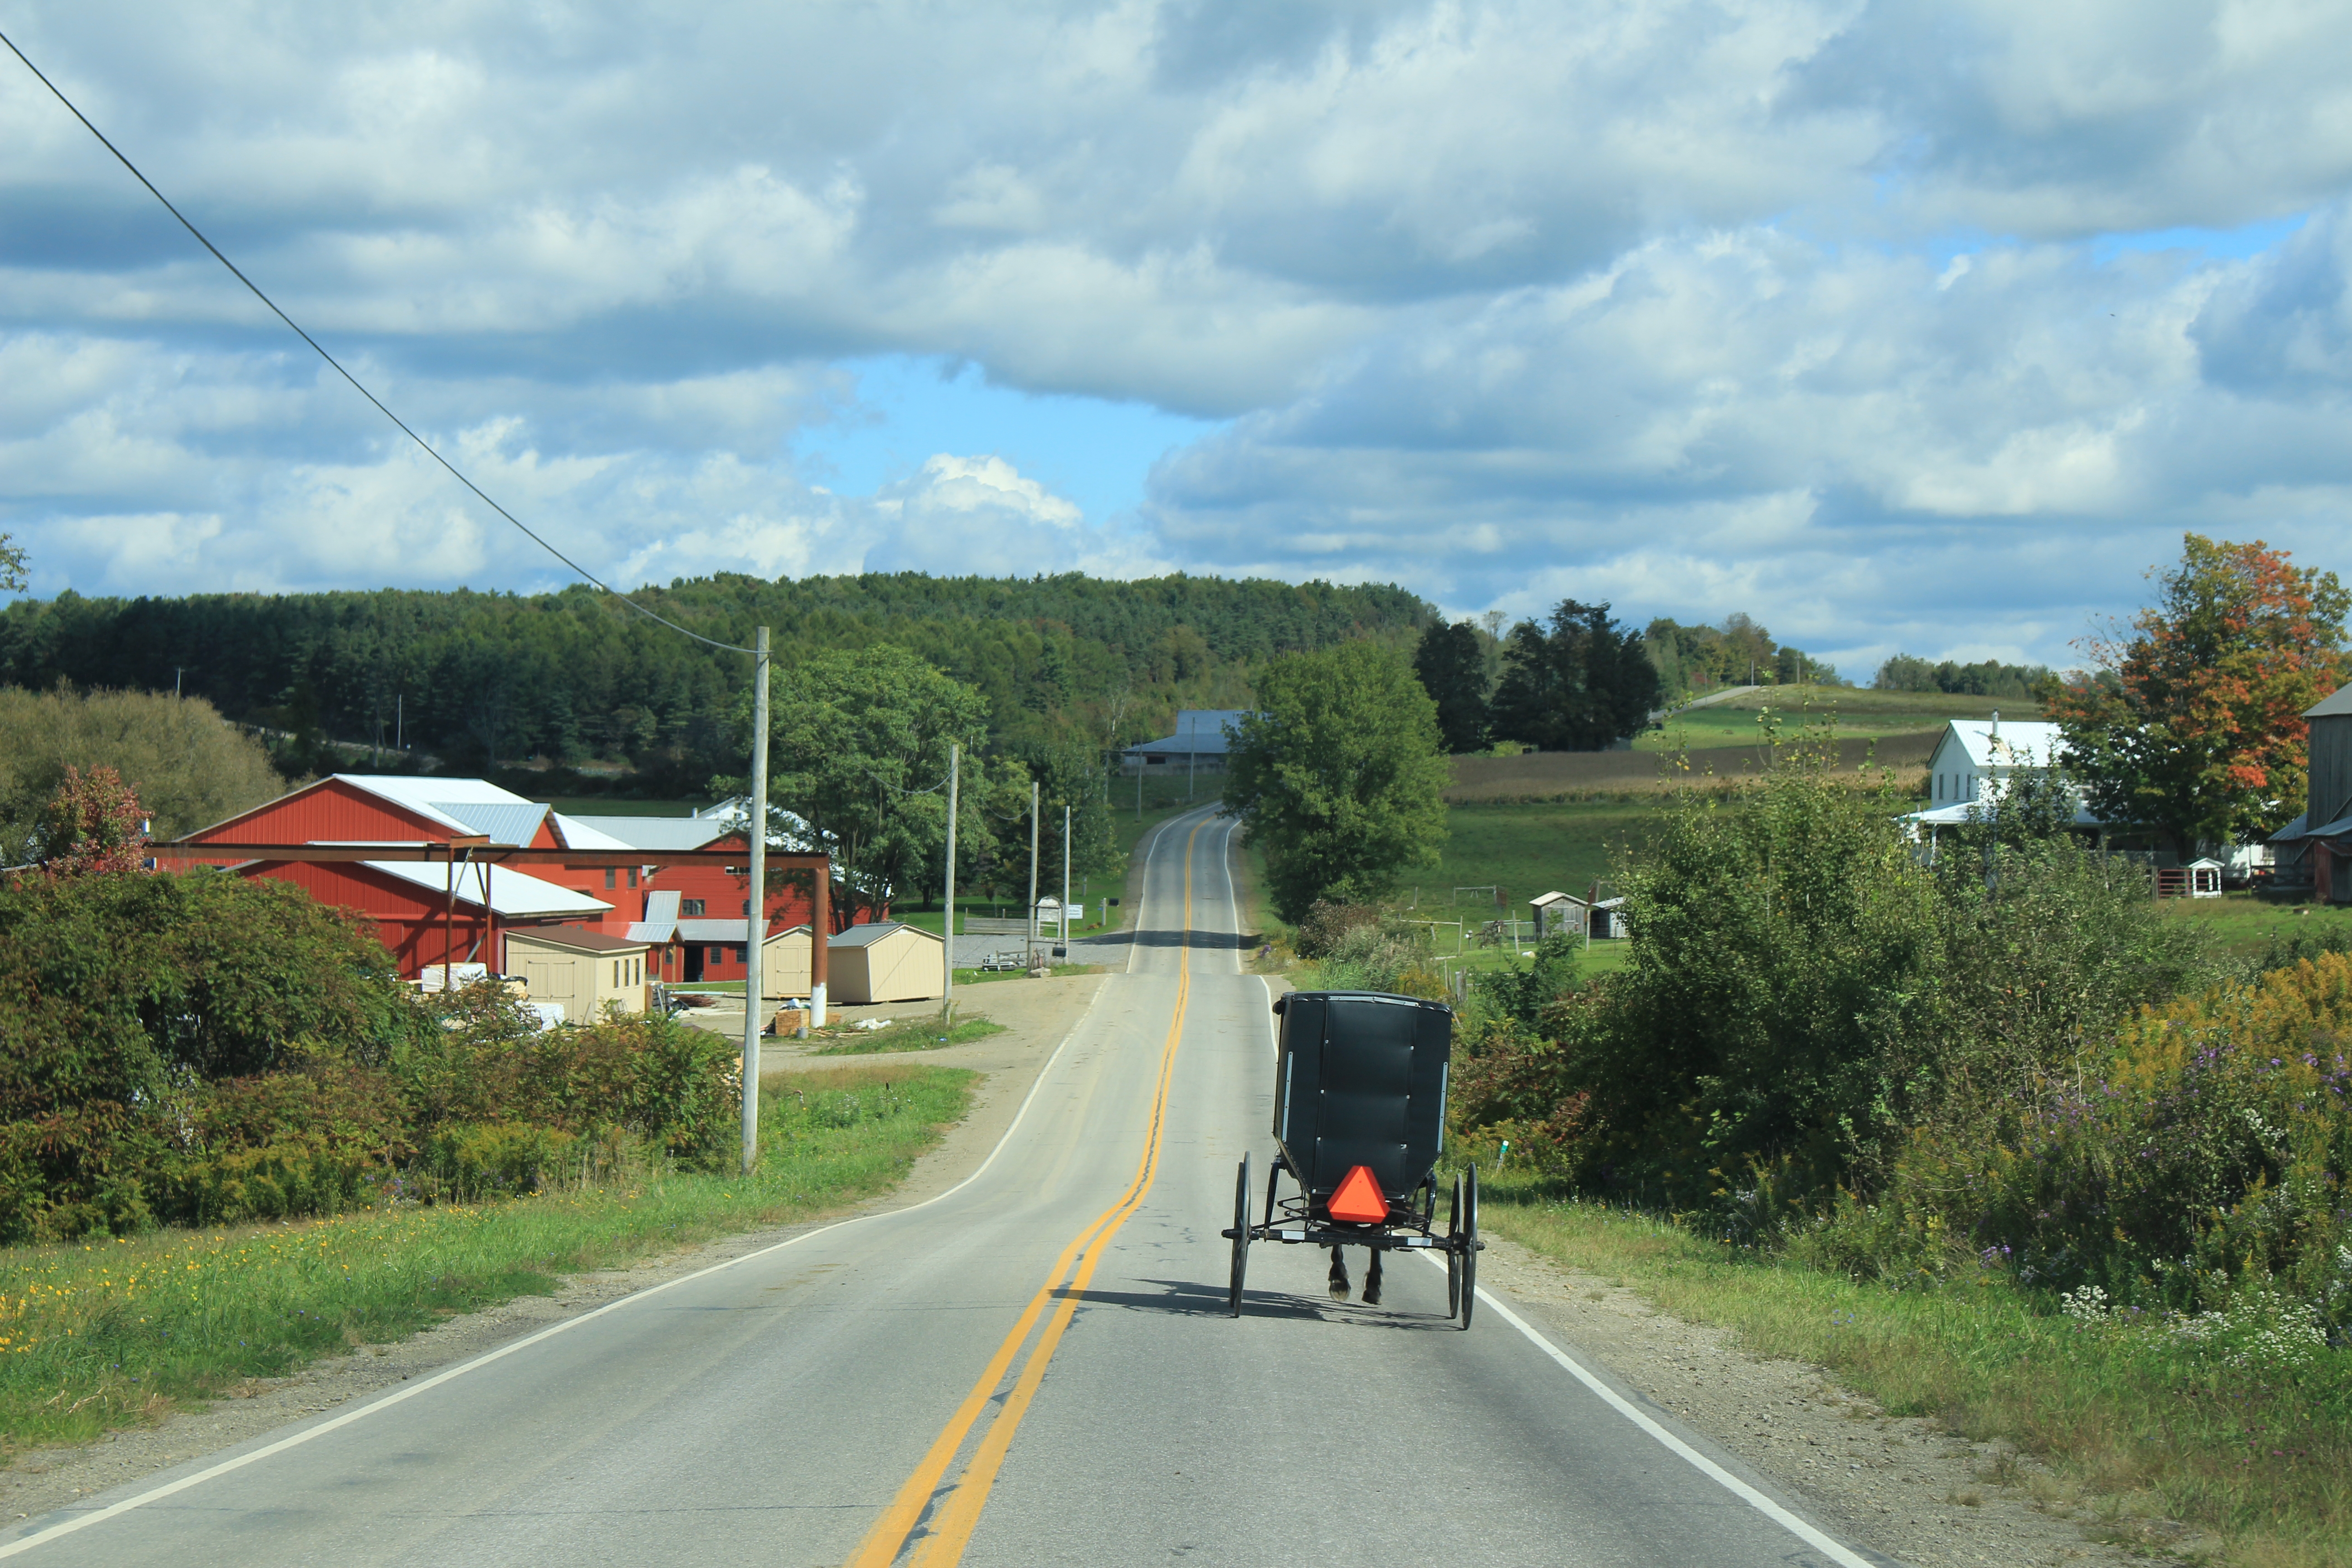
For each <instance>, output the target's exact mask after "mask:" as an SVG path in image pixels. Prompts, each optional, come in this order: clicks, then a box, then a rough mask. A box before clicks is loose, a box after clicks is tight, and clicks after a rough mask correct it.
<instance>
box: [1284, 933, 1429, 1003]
mask: <svg viewBox="0 0 2352 1568" xmlns="http://www.w3.org/2000/svg"><path fill="white" fill-rule="evenodd" d="M1308 978H1309V979H1311V981H1312V983H1313V984H1314V986H1315V987H1317V988H1318V989H1321V990H1325V991H1389V992H1394V993H1396V994H1400V995H1405V996H1427V997H1429V998H1431V999H1432V1000H1434V1001H1444V999H1445V995H1446V992H1445V982H1444V978H1443V977H1442V976H1441V975H1440V974H1439V973H1437V970H1436V969H1435V967H1434V966H1433V965H1432V964H1431V963H1429V954H1428V952H1427V951H1426V950H1425V949H1424V948H1423V947H1422V945H1421V943H1420V942H1418V941H1417V940H1416V939H1415V938H1414V936H1413V935H1412V934H1411V933H1410V932H1406V931H1384V930H1382V929H1381V928H1380V927H1378V926H1370V925H1360V926H1355V927H1352V928H1350V929H1349V930H1348V931H1345V932H1343V933H1342V934H1341V935H1339V937H1338V938H1337V939H1336V940H1334V941H1333V942H1331V944H1330V946H1329V947H1328V948H1327V949H1325V951H1324V954H1323V957H1322V958H1321V960H1320V961H1318V963H1317V964H1316V965H1315V970H1314V973H1313V974H1312V975H1311V976H1309V977H1308Z"/></svg>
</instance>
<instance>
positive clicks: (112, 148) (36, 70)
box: [0, 33, 756, 653]
mask: <svg viewBox="0 0 2352 1568" xmlns="http://www.w3.org/2000/svg"><path fill="white" fill-rule="evenodd" d="M0 44H5V45H7V46H8V52H9V53H10V54H12V55H15V56H16V58H18V59H19V60H22V61H23V62H24V66H25V68H26V70H28V71H31V72H32V73H33V74H34V75H35V76H36V77H38V78H39V79H40V82H41V85H42V86H43V87H46V88H47V89H49V92H50V94H51V95H52V96H54V97H55V98H56V99H57V100H58V102H59V103H62V104H64V105H65V106H66V110H67V112H68V113H70V114H71V115H72V116H73V117H74V118H75V119H76V120H79V121H81V122H82V127H83V129H84V130H87V131H88V132H89V133H90V134H91V135H92V136H95V137H97V138H98V140H99V144H100V146H102V147H104V148H105V149H106V150H107V151H108V152H110V153H113V154H114V158H115V162H117V163H121V165H122V166H123V167H124V168H126V169H128V170H130V171H131V178H132V179H134V180H137V181H138V182H139V183H140V184H142V185H144V186H146V187H147V194H148V195H152V196H153V197H154V198H155V199H156V200H157V201H159V202H162V203H163V210H164V211H165V212H168V213H170V214H171V215H172V216H173V217H175V218H178V219H179V220H180V226H181V227H182V228H184V229H186V230H187V231H188V232H189V233H190V234H192V235H194V236H195V237H196V243H197V244H198V245H201V246H203V247H205V249H206V250H209V251H211V252H212V253H213V259H214V260H215V261H217V262H219V263H220V264H221V265H222V266H223V267H226V268H228V269H229V273H230V275H231V276H233V277H234V278H236V280H237V281H238V282H240V283H242V284H244V285H245V286H246V288H247V289H251V290H252V292H253V297H254V298H255V299H257V300H260V301H261V302H262V303H263V304H265V305H267V306H268V307H269V312H270V314H272V315H274V316H276V317H277V318H278V320H279V321H283V322H285V323H286V325H287V328H288V330H289V331H292V332H293V334H294V335H295V336H296V337H298V338H300V339H301V340H302V341H303V342H306V343H308V344H310V347H311V349H312V350H313V351H314V352H315V353H317V354H318V356H319V357H320V359H322V360H325V361H326V362H327V363H329V364H330V365H332V366H333V367H334V371H335V374H337V375H340V376H341V377H342V378H343V379H344V380H345V381H347V382H349V383H351V384H352V390H353V391H354V392H357V393H358V394H359V395H361V396H362V397H364V398H366V399H367V400H368V401H369V402H370V403H373V404H374V405H375V408H376V412H377V413H379V414H381V415H383V416H384V417H385V418H386V419H389V420H391V421H392V422H393V423H394V425H397V426H400V433H401V434H402V435H404V436H405V437H408V438H409V439H410V440H412V441H414V442H415V443H416V445H417V446H418V447H421V448H423V450H424V452H425V456H426V457H428V458H432V459H433V460H434V461H435V462H436V463H438V464H440V465H441V466H442V467H443V468H446V469H447V470H448V471H449V476H450V478H452V479H456V480H457V482H458V483H459V484H461V485H463V486H465V487H466V488H467V489H469V490H471V491H473V492H474V494H475V495H476V496H477V497H478V498H479V499H480V500H481V502H482V504H483V505H484V506H487V507H488V508H489V509H490V510H492V511H494V512H497V513H498V514H499V516H500V517H502V518H504V519H506V520H507V521H509V522H510V523H512V524H514V525H515V527H517V528H518V529H520V530H521V531H522V534H523V537H524V538H526V539H528V540H530V542H532V543H533V544H536V545H538V546H539V547H540V548H541V550H544V551H546V552H548V553H549V554H550V555H552V556H554V557H555V558H556V559H557V560H558V561H561V562H562V563H564V564H565V565H566V566H569V567H571V568H572V571H574V572H576V573H578V574H580V576H581V577H582V578H583V580H585V581H586V582H587V583H588V584H591V585H592V586H593V587H597V588H602V589H603V590H604V592H605V593H607V594H610V595H613V597H614V598H616V599H618V600H620V601H621V603H623V604H625V605H628V606H629V608H631V609H633V610H635V611H636V612H637V614H639V615H641V616H645V617H646V619H647V620H650V621H658V622H660V623H661V624H662V625H663V626H667V627H668V628H669V629H670V630H672V631H674V632H677V633H678V634H679V635H680V636H682V637H692V638H693V639H694V640H695V641H696V642H698V643H701V644H703V645H705V646H706V647H715V648H722V649H724V650H726V651H727V652H729V653H754V652H756V650H755V649H752V648H748V647H740V646H739V645H737V644H735V643H731V642H720V641H719V639H718V638H716V637H704V636H703V635H702V634H701V633H700V632H698V631H691V630H688V628H687V627H685V626H679V625H678V624H677V622H676V621H673V620H671V619H669V618H668V617H667V616H662V615H658V614H656V613H655V612H654V611H652V610H649V609H647V608H646V607H645V606H644V605H640V604H638V603H637V602H636V601H635V599H632V598H630V597H629V596H628V595H626V594H624V593H622V592H621V591H620V590H619V589H617V588H614V587H612V586H610V585H608V584H606V583H605V582H604V580H603V579H602V578H600V577H598V576H597V575H596V574H594V573H593V572H591V571H589V570H588V568H586V567H585V566H583V565H581V564H580V563H578V562H577V561H574V560H572V557H570V556H569V555H566V554H565V553H563V552H562V551H561V550H558V549H557V548H556V547H555V546H554V545H552V544H550V543H549V542H547V541H546V540H544V539H542V538H541V537H540V536H539V535H538V534H537V533H535V532H533V531H532V530H531V528H530V525H529V524H528V523H526V522H524V521H522V519H520V518H519V517H517V516H515V514H514V513H512V512H510V511H509V510H507V509H506V508H504V507H502V506H500V505H499V503H498V502H497V501H494V500H491V499H490V498H489V496H488V494H487V493H486V492H485V491H484V490H483V489H482V487H481V486H479V485H478V484H476V483H475V482H474V481H473V480H471V479H467V477H466V476H465V474H464V473H463V472H461V471H460V470H459V469H458V468H457V465H456V464H454V463H452V462H450V461H449V459H448V458H445V457H443V456H442V455H441V454H440V453H439V452H436V451H435V450H434V449H433V444H432V443H431V442H430V441H427V440H426V439H425V437H422V436H419V435H418V434H417V433H416V432H415V431H414V430H412V429H410V428H409V427H408V422H407V421H406V420H404V419H403V418H401V416H399V415H397V414H394V412H393V411H392V410H391V409H389V408H387V407H385V406H384V405H383V399H382V398H380V397H378V396H376V395H375V394H374V393H373V392H370V391H369V390H368V389H367V388H366V387H365V386H362V384H360V378H359V377H357V376H355V375H353V374H352V373H351V372H350V371H348V370H345V369H344V368H343V365H342V362H341V360H338V359H337V358H336V357H335V356H334V355H332V354H331V353H328V352H327V351H326V350H325V349H323V348H321V347H320V346H319V340H318V339H316V338H314V337H312V336H311V335H310V333H308V332H306V331H303V330H302V328H301V326H300V324H299V323H298V322H297V321H295V320H294V318H293V317H291V316H289V315H288V314H287V313H286V312H285V311H284V310H279V309H278V301H277V300H273V299H271V298H270V297H269V296H268V294H265V293H263V292H262V290H261V285H259V284H258V283H256V282H255V281H254V280H253V279H250V278H247V276H246V275H245V274H244V273H243V272H242V271H240V270H238V268H237V265H236V262H234V261H231V260H230V259H229V258H227V257H226V256H224V255H222V254H221V248H220V247H219V246H217V245H215V244H214V243H213V242H212V241H211V240H209V239H206V238H205V231H204V230H202V229H200V228H198V227H197V226H195V225H194V224H193V223H190V222H189V221H188V217H187V215H186V214H185V213H183V212H182V211H181V210H180V209H179V208H178V207H175V206H173V205H172V198H171V197H169V196H167V195H164V194H163V192H161V191H159V190H157V189H156V188H155V182H154V181H152V180H151V179H149V178H148V177H147V176H146V175H145V174H141V173H140V172H139V165H138V164H136V163H132V162H131V160H130V159H129V158H128V157H127V156H125V155H124V153H123V151H122V149H121V148H120V147H117V146H116V145H115V144H114V143H113V142H110V141H109V140H108V139H107V135H106V132H103V131H100V129H99V128H98V127H97V126H95V125H93V124H91V123H90V119H89V115H87V114H84V113H83V112H82V111H81V110H79V108H77V107H75V104H74V100H72V99H70V98H68V97H67V96H66V95H65V93H64V92H63V91H62V90H61V89H59V88H58V84H57V83H55V82H53V81H51V80H50V79H48V77H47V75H46V74H44V73H43V71H42V70H41V68H40V67H38V66H37V65H35V64H34V63H33V62H32V61H31V60H30V59H29V58H26V54H25V51H24V50H22V49H20V48H18V47H16V40H15V39H13V38H11V37H8V35H7V34H5V33H0Z"/></svg>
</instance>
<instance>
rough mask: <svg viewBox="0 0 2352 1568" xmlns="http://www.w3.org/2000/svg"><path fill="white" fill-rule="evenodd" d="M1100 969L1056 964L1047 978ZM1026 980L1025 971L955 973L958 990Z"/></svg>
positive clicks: (1026, 973)
mask: <svg viewBox="0 0 2352 1568" xmlns="http://www.w3.org/2000/svg"><path fill="white" fill-rule="evenodd" d="M1101 967H1102V965H1100V964H1098V963H1056V964H1055V965H1053V967H1052V969H1051V970H1050V972H1049V977H1050V978H1053V979H1056V980H1058V979H1060V978H1061V977H1062V976H1063V975H1066V974H1092V973H1095V972H1096V971H1097V970H1098V969H1100V968H1101ZM1028 978H1029V972H1028V971H1027V970H1025V969H959V970H957V971H956V972H955V983H956V988H957V989H958V990H961V989H962V988H963V987H965V986H967V985H993V984H996V983H997V982H998V981H1000V980H1026V979H1028Z"/></svg>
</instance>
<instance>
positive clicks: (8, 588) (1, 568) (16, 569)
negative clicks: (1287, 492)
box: [0, 533, 26, 594]
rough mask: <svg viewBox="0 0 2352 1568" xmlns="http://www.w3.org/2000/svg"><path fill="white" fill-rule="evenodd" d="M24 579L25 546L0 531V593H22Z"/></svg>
mask: <svg viewBox="0 0 2352 1568" xmlns="http://www.w3.org/2000/svg"><path fill="white" fill-rule="evenodd" d="M25 581H26V579H25V547H24V546H23V545H21V544H16V543H13V542H11V539H10V536H9V535H7V534H5V533H0V594H21V593H23V592H24V591H25Z"/></svg>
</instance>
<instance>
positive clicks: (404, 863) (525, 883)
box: [360, 860, 613, 918]
mask: <svg viewBox="0 0 2352 1568" xmlns="http://www.w3.org/2000/svg"><path fill="white" fill-rule="evenodd" d="M360 864H361V865H362V866H365V867H367V868H369V869H370V870H373V871H381V872H383V874H384V875H385V876H387V877H396V878H398V879H400V880H402V881H404V882H408V883H411V884H413V885H415V886H416V887H418V888H421V889H424V890H425V891H426V892H428V893H435V894H439V895H444V896H446V894H447V892H448V890H449V868H448V866H447V865H446V863H445V864H443V865H439V866H435V865H432V864H430V863H428V862H425V861H422V860H362V861H361V862H360ZM485 874H488V877H489V879H490V912H491V913H493V914H496V915H499V916H503V917H507V918H515V917H519V916H525V915H601V914H603V913H604V912H605V911H606V910H610V909H611V908H612V907H613V906H612V905H610V904H608V903H606V902H604V900H602V899H592V898H590V897H589V896H588V895H587V894H585V893H575V892H573V891H572V889H569V888H559V887H557V886H556V885H555V884H554V883H552V882H542V881H541V880H540V879H538V878H537V877H532V876H529V875H526V874H525V873H523V872H520V871H517V870H515V869H513V868H510V867H506V866H491V865H487V864H483V863H479V862H477V863H476V864H474V865H471V866H460V867H458V868H457V901H458V902H459V903H461V904H465V905H467V906H468V907H469V908H473V909H479V908H480V907H481V903H482V897H481V894H482V878H483V876H484V875H485Z"/></svg>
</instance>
